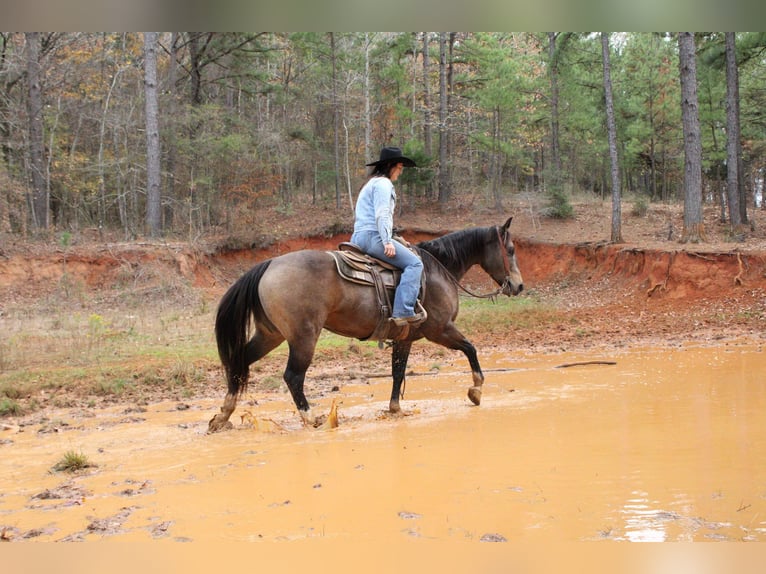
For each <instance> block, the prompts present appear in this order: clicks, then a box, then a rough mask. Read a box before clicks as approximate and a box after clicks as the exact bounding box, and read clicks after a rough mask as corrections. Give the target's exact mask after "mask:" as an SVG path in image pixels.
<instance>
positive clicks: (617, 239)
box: [601, 32, 623, 243]
mask: <svg viewBox="0 0 766 574" xmlns="http://www.w3.org/2000/svg"><path fill="white" fill-rule="evenodd" d="M601 53H602V60H603V64H604V99H605V100H606V131H607V134H608V139H609V161H610V164H611V170H610V172H611V176H612V236H611V241H612V243H622V242H623V240H622V214H621V205H620V201H621V199H620V164H619V163H618V161H619V159H618V156H617V125H616V123H615V120H614V102H613V101H612V73H611V64H610V59H609V34H608V33H607V32H602V33H601Z"/></svg>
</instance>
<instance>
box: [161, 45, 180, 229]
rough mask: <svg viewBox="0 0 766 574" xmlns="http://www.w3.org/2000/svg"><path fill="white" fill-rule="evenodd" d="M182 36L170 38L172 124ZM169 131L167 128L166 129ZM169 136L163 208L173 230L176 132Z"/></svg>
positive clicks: (166, 222) (169, 67)
mask: <svg viewBox="0 0 766 574" xmlns="http://www.w3.org/2000/svg"><path fill="white" fill-rule="evenodd" d="M179 38H180V34H179V33H178V32H173V33H172V35H171V38H170V64H169V66H168V87H167V92H168V98H167V101H168V118H169V119H170V121H171V122H175V121H177V120H176V118H177V117H178V110H177V106H176V104H177V99H178V91H177V88H176V79H177V73H178V42H179ZM166 129H167V128H166ZM169 131H170V133H169V136H168V137H167V138H166V141H165V145H166V146H167V160H166V173H167V176H166V178H165V198H166V201H165V205H164V206H163V212H164V213H163V221H164V227H165V229H173V224H174V221H173V220H174V217H175V209H174V204H175V199H176V155H177V154H176V130H175V129H171V130H169Z"/></svg>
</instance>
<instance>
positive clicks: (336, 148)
mask: <svg viewBox="0 0 766 574" xmlns="http://www.w3.org/2000/svg"><path fill="white" fill-rule="evenodd" d="M330 62H331V64H332V132H333V155H334V156H335V208H336V209H340V142H339V137H340V133H339V132H340V104H339V102H338V53H337V48H336V46H335V34H334V33H333V32H330Z"/></svg>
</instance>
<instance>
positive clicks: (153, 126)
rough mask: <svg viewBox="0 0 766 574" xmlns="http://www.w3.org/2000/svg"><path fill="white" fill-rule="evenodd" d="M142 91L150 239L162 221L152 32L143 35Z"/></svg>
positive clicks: (154, 34) (154, 41)
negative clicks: (144, 104)
mask: <svg viewBox="0 0 766 574" xmlns="http://www.w3.org/2000/svg"><path fill="white" fill-rule="evenodd" d="M144 90H145V94H146V230H147V232H148V234H149V236H150V237H159V236H160V233H161V231H162V225H161V223H162V220H161V211H160V209H161V200H160V183H161V175H160V130H159V103H158V99H157V33H156V32H144Z"/></svg>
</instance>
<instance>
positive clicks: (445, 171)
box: [439, 32, 450, 203]
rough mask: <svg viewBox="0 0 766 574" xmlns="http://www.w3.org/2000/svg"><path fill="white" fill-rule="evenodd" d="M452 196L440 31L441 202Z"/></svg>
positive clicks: (443, 48)
mask: <svg viewBox="0 0 766 574" xmlns="http://www.w3.org/2000/svg"><path fill="white" fill-rule="evenodd" d="M449 197H450V178H449V165H448V160H447V33H446V32H439V203H446V202H447V201H448V200H449Z"/></svg>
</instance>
